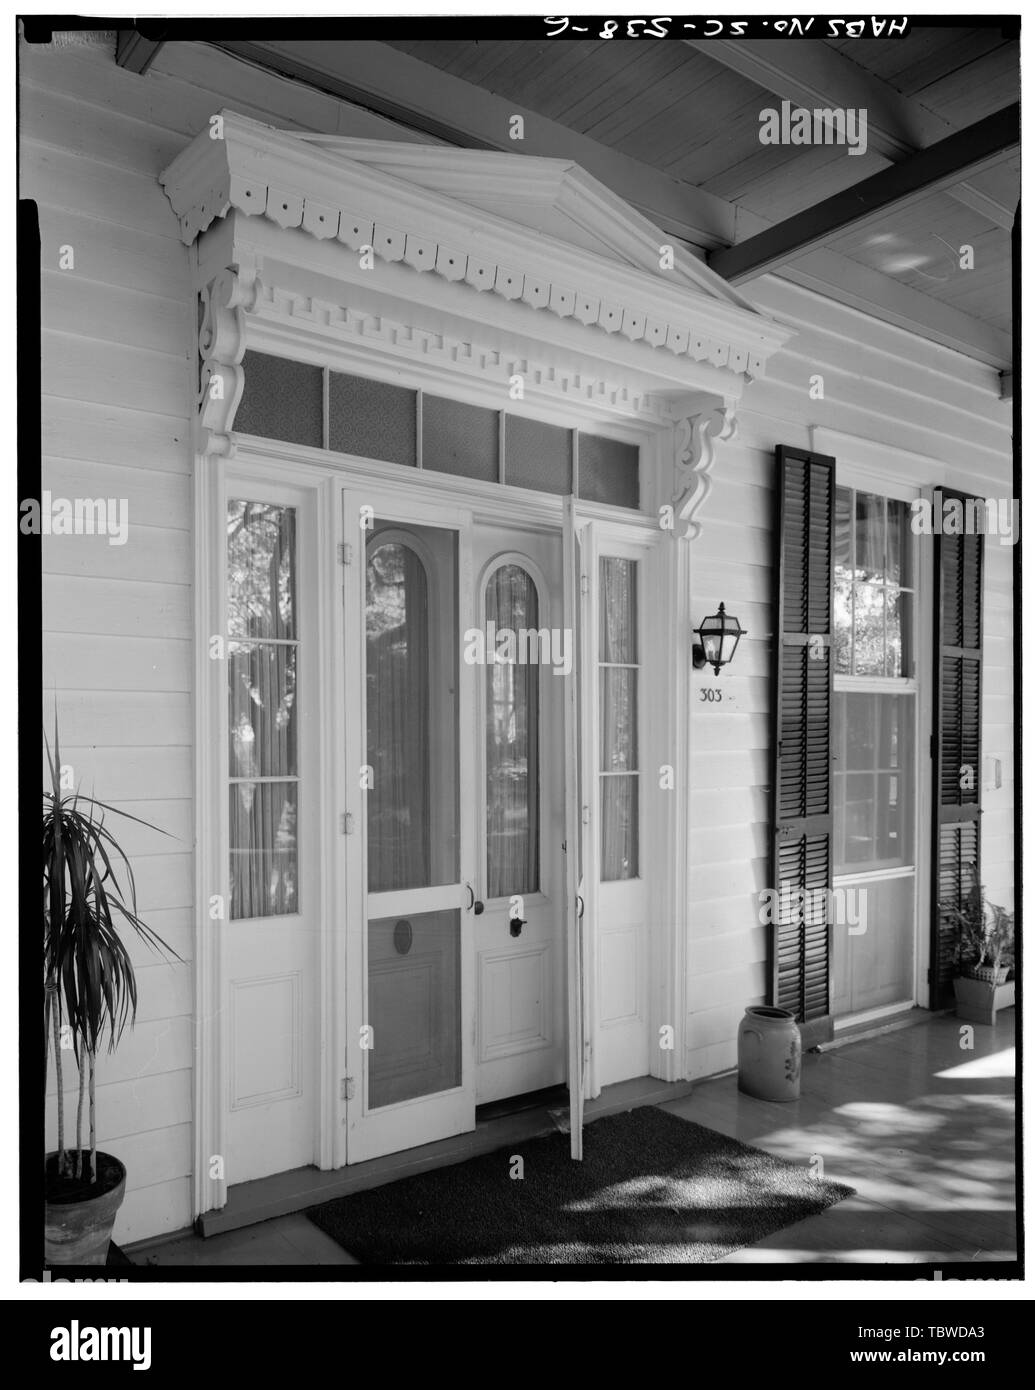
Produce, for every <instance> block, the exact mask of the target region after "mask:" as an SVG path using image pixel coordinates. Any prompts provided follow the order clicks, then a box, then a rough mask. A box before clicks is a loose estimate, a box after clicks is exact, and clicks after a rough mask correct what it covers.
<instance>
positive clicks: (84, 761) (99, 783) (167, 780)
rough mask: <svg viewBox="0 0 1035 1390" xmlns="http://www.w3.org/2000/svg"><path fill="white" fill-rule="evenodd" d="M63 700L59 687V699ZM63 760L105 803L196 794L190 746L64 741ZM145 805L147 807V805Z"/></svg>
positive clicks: (77, 780) (78, 782)
mask: <svg viewBox="0 0 1035 1390" xmlns="http://www.w3.org/2000/svg"><path fill="white" fill-rule="evenodd" d="M51 689H52V687H51ZM63 699H64V695H63V693H62V692H61V689H60V687H59V688H58V700H59V702H60V701H62V700H63ZM61 761H62V763H63V764H64V765H66V766H70V767H71V768H72V772H73V777H74V780H75V783H76V785H77V786H79V787H80V788H81V789H82V790H83V791H84V792H87V793H89V795H91V796H97V797H99V798H100V800H102V801H110V802H116V803H121V802H123V801H136V800H140V798H141V797H146V798H147V799H148V801H150V800H152V799H154V800H159V801H173V800H177V799H179V798H180V797H188V796H191V795H193V759H192V754H191V749H190V748H189V747H185V748H181V747H175V746H168V747H167V746H165V745H155V746H154V747H150V748H149V747H146V746H144V745H138V746H134V747H127V748H120V747H117V746H116V747H112V746H104V747H86V746H83V745H81V744H80V745H78V746H76V745H70V744H68V743H66V742H65V741H64V740H62V743H61ZM141 804H142V805H145V806H146V804H147V802H146V801H145V802H142V803H141ZM144 814H146V813H144Z"/></svg>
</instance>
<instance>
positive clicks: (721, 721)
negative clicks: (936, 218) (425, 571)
mask: <svg viewBox="0 0 1035 1390" xmlns="http://www.w3.org/2000/svg"><path fill="white" fill-rule="evenodd" d="M750 292H751V295H752V297H753V298H754V299H755V300H756V302H757V303H758V304H759V307H761V308H763V309H764V310H765V311H767V312H770V313H772V314H773V315H774V317H776V318H779V319H781V320H782V321H784V322H786V323H788V324H791V325H792V326H793V327H795V328H796V329H798V337H797V338H796V339H794V340H793V341H792V343H791V344H789V346H788V348H787V349H786V351H784V352H782V353H779V354H777V355H776V357H775V358H774V359H773V361H772V363H771V365H770V368H769V370H768V372H767V377H766V379H765V380H763V381H758V382H755V383H753V384H752V385H751V386H750V387H749V388H748V390H747V392H746V393H745V398H744V401H743V402H742V405H741V411H740V430H739V432H738V435H737V437H736V438H735V439H734V440H732V441H731V442H730V443H729V444H727V445H720V446H719V448H718V451H717V458H716V462H715V465H714V467H713V469H712V473H711V481H712V490H711V493H710V495H709V496H708V498H707V500H706V502H705V504H704V507H703V508H702V511H701V513H700V515H699V520H700V521H701V522H702V531H701V534H700V535H699V537H698V538H697V539H696V540H695V541H694V542H693V543H692V547H691V583H692V592H693V596H694V597H693V612H694V615H695V622H696V621H699V620H700V618H701V617H703V616H704V615H705V614H706V613H711V612H714V611H715V607H716V605H717V604H718V602H719V601H720V600H721V601H723V602H725V604H726V607H727V609H728V610H729V611H730V612H731V613H735V614H736V615H737V616H738V617H739V618H740V619H741V622H742V624H743V625H744V626H745V627H746V628H747V629H748V633H749V636H748V637H747V638H745V639H744V640H743V641H742V643H741V646H740V648H739V650H738V652H737V656H736V659H735V661H734V664H733V666H732V667H731V668H730V670H729V671H728V672H725V673H723V677H722V682H723V684H724V685H725V686H728V688H729V689H730V691H731V692H733V691H735V692H736V695H737V700H738V703H737V707H736V711H735V712H734V711H732V710H730V711H724V712H723V713H722V714H718V713H717V712H716V709H717V707H716V706H707V707H698V706H697V705H694V706H693V708H692V709H691V711H690V720H691V787H692V790H691V797H690V808H691V814H690V836H689V840H690V845H689V851H690V852H689V857H688V867H687V881H688V885H689V892H690V914H689V916H690V923H691V926H690V941H689V943H688V954H687V973H688V1014H689V1016H688V1018H687V1027H686V1057H687V1073H688V1075H690V1076H692V1077H696V1076H707V1075H710V1074H713V1073H714V1072H716V1071H718V1070H722V1069H724V1068H725V1067H728V1066H730V1065H733V1064H734V1063H735V1060H736V1031H737V1024H738V1022H739V1018H740V1016H741V1013H742V1011H743V1008H744V1007H745V1006H746V1005H748V1004H751V1003H761V1002H762V1001H763V999H764V997H765V992H766V974H765V961H766V952H767V949H768V946H767V937H768V931H767V928H766V926H765V925H764V924H763V923H762V922H760V920H759V908H760V904H759V899H758V891H759V889H764V888H765V887H766V886H767V880H768V876H769V872H770V870H769V846H768V831H769V809H768V780H769V769H768V753H767V751H766V750H767V748H768V741H769V738H768V706H769V685H768V680H767V679H766V675H767V673H768V671H769V669H770V665H771V659H772V657H771V632H772V627H773V623H774V621H775V615H774V613H773V610H772V608H771V604H772V599H773V592H772V589H773V574H772V570H771V568H770V566H771V560H772V537H771V534H770V532H769V529H768V528H769V525H770V518H771V517H772V515H773V492H772V488H773V480H774V475H775V450H776V446H777V445H778V444H790V445H797V446H799V447H802V448H810V447H812V437H811V432H810V430H809V426H810V425H818V426H825V427H827V428H829V429H831V430H836V431H838V432H839V433H842V434H847V435H857V436H859V437H860V438H861V439H863V440H866V441H870V442H875V443H878V444H885V445H889V446H891V447H892V448H895V447H898V448H901V449H904V450H907V451H910V452H911V453H914V454H917V453H918V454H923V455H925V456H927V457H929V458H930V459H931V461H932V474H931V478H930V480H929V481H931V482H934V481H935V480H936V476H937V470H938V469H941V470H944V481H945V482H946V483H947V484H949V485H952V486H957V487H960V488H962V489H964V490H966V491H970V492H977V493H980V494H981V495H983V496H988V497H999V496H1009V494H1010V491H1011V488H1010V482H1011V476H1012V475H1011V469H1012V463H1011V453H1010V448H1011V436H1010V424H1011V417H1010V408H1009V404H1008V403H1007V402H1003V401H1001V400H999V398H998V379H997V376H996V373H995V372H994V371H993V370H992V369H991V368H989V367H986V366H985V365H984V364H981V363H977V362H973V361H970V360H969V359H967V358H964V357H961V356H960V355H959V354H957V353H954V352H951V351H950V350H948V349H945V348H941V347H939V346H938V345H936V344H932V343H926V342H923V341H920V340H918V339H916V338H914V337H913V336H912V335H910V334H907V333H904V332H902V331H901V330H899V329H896V328H894V327H893V326H890V325H887V324H882V323H878V322H876V321H875V320H871V319H868V318H866V317H865V316H864V315H862V314H859V313H857V312H855V311H853V310H850V309H847V308H845V307H844V306H841V305H837V304H834V303H832V302H831V301H828V300H824V299H822V298H821V297H820V296H817V295H815V294H812V293H811V292H809V291H806V290H803V289H801V288H799V287H798V286H794V285H791V284H789V283H786V282H783V281H779V280H777V279H774V278H772V277H765V278H764V279H763V280H761V281H759V282H756V283H755V284H753V285H752V286H751V289H750ZM814 373H820V374H822V375H823V378H824V391H825V398H824V399H823V400H815V401H814V400H811V399H810V397H809V378H810V376H811V375H812V374H814ZM835 452H836V451H835ZM914 462H915V460H911V463H914ZM986 556H987V563H986V576H985V579H986V583H985V613H986V623H985V666H984V709H983V716H984V722H983V740H984V752H985V754H986V755H988V756H995V757H998V758H1000V759H1002V762H1003V785H1002V787H1000V788H998V789H988V788H986V789H985V790H984V793H983V798H984V799H983V805H984V807H985V816H984V819H983V851H982V873H983V877H984V879H985V882H986V885H987V887H988V890H989V892H990V894H991V895H992V896H993V897H994V898H996V899H997V900H998V901H1001V902H1004V903H1006V904H1007V905H1010V904H1012V901H1013V896H1012V880H1013V857H1014V843H1013V782H1012V768H1011V765H1010V758H1011V757H1012V751H1013V725H1014V710H1013V700H1012V680H1013V628H1012V620H1013V609H1012V570H1011V565H1012V551H1011V548H1010V547H1008V546H1000V545H999V544H998V541H997V539H996V538H989V540H988V542H987V545H986ZM722 875H724V876H723V882H724V883H725V884H728V885H729V887H730V888H731V889H733V888H734V887H735V888H736V891H731V892H730V893H729V894H728V895H727V896H722V897H719V898H716V897H715V893H716V879H717V877H719V876H722ZM923 929H924V926H923V924H921V931H922V930H923Z"/></svg>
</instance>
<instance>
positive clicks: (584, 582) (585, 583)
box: [579, 574, 589, 594]
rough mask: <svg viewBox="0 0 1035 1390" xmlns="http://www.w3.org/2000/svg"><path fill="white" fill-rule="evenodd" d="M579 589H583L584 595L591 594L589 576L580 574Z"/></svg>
mask: <svg viewBox="0 0 1035 1390" xmlns="http://www.w3.org/2000/svg"><path fill="white" fill-rule="evenodd" d="M579 588H580V589H581V591H582V592H583V593H584V594H588V593H589V575H588V574H580V575H579Z"/></svg>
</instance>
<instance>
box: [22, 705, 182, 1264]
mask: <svg viewBox="0 0 1035 1390" xmlns="http://www.w3.org/2000/svg"><path fill="white" fill-rule="evenodd" d="M47 760H48V763H49V765H50V776H51V783H52V790H50V791H45V792H44V793H43V980H44V992H43V1040H44V1077H45V1078H46V1075H47V1071H48V1068H49V1065H50V1056H49V1054H50V1044H51V1040H53V1045H54V1066H55V1071H56V1075H57V1149H56V1150H55V1151H54V1152H53V1153H49V1154H47V1156H46V1163H45V1194H46V1246H45V1249H46V1256H45V1257H46V1263H47V1265H48V1266H51V1265H70V1264H74V1265H87V1264H89V1265H94V1264H104V1263H105V1262H106V1260H107V1256H108V1243H109V1241H110V1238H111V1231H112V1227H113V1225H114V1224H115V1216H116V1213H117V1212H118V1209H119V1207H120V1205H121V1204H122V1198H123V1195H124V1193H125V1190H126V1170H125V1168H124V1166H123V1164H122V1163H121V1162H120V1161H119V1159H117V1158H115V1157H114V1156H113V1155H112V1154H107V1153H103V1152H99V1151H98V1149H97V1112H96V1094H95V1086H94V1080H95V1073H96V1061H97V1052H98V1049H99V1048H100V1046H101V1045H102V1043H103V1042H104V1041H105V1040H107V1045H108V1051H109V1052H112V1051H114V1049H115V1047H116V1045H117V1044H118V1041H119V1039H120V1038H121V1036H122V1032H123V1029H124V1028H125V1025H126V1023H127V1021H128V1022H129V1023H130V1025H131V1026H132V1023H133V1021H134V1019H135V1018H136V1008H137V986H136V976H135V973H134V970H133V962H132V961H131V959H130V956H129V952H128V951H127V949H126V944H125V942H124V941H123V939H122V937H121V936H120V934H119V933H120V928H124V927H125V926H126V925H128V926H129V927H130V928H132V930H133V931H134V932H136V933H137V935H138V936H139V937H140V938H141V939H142V940H143V941H145V942H146V943H147V945H148V946H150V947H152V948H156V949H160V950H163V951H169V950H170V948H169V947H167V946H166V945H165V942H163V941H162V940H161V938H160V937H159V936H157V935H156V934H155V933H154V932H152V931H151V930H150V928H148V927H147V926H145V925H144V923H143V922H142V921H141V920H140V918H139V917H138V916H137V912H136V885H135V883H134V881H133V871H132V869H131V868H130V866H129V861H128V860H127V859H126V856H125V854H124V853H123V852H122V850H121V849H120V848H119V845H118V843H117V842H116V840H115V839H114V837H113V836H112V834H111V832H110V831H109V830H108V829H107V828H106V827H105V824H104V813H105V812H106V811H114V814H116V815H122V816H126V818H127V819H128V820H137V817H135V816H128V815H126V812H123V811H117V810H115V808H114V807H109V806H106V805H105V804H104V803H103V802H100V801H96V800H95V799H94V798H93V797H88V796H82V795H80V794H79V792H78V791H70V790H67V789H66V788H64V787H63V786H62V776H61V773H62V767H61V754H60V749H59V745H58V732H57V724H56V722H55V727H54V755H53V757H51V753H50V747H49V745H48V746H47ZM138 824H141V825H147V822H146V821H138ZM149 828H150V829H157V827H155V826H150V827H149ZM160 833H164V832H160ZM120 860H121V863H122V865H124V867H125V881H126V884H127V886H128V895H127V893H126V892H124V891H123V889H122V887H121V886H120V884H119V879H118V875H117V874H116V869H115V865H116V863H118V861H120ZM170 953H171V954H172V955H174V956H175V955H176V952H175V951H172V952H170ZM176 958H177V959H179V957H178V956H177V957H176ZM66 1054H71V1056H72V1057H74V1059H75V1062H76V1066H77V1067H78V1070H79V1103H78V1105H77V1107H76V1134H75V1140H76V1142H75V1147H74V1148H71V1147H67V1146H66V1143H65V1096H64V1065H63V1059H64V1058H65V1056H66ZM87 1091H88V1094H89V1127H90V1128H89V1134H90V1142H89V1147H88V1148H85V1147H84V1145H83V1104H84V1097H85V1094H86V1093H87Z"/></svg>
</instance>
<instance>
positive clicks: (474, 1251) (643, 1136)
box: [306, 1105, 854, 1265]
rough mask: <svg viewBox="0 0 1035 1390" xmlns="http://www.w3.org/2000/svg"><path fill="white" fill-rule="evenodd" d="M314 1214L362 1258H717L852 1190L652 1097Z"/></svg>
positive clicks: (507, 1261) (416, 1261)
mask: <svg viewBox="0 0 1035 1390" xmlns="http://www.w3.org/2000/svg"><path fill="white" fill-rule="evenodd" d="M583 1153H584V1158H583V1161H582V1162H581V1163H574V1162H572V1159H571V1150H570V1140H569V1139H568V1138H567V1137H566V1136H564V1135H562V1134H549V1135H545V1136H543V1137H541V1138H538V1139H531V1140H528V1141H527V1142H522V1143H516V1144H515V1145H514V1146H513V1149H512V1150H510V1149H499V1150H497V1151H496V1152H495V1153H491V1154H481V1155H479V1156H478V1157H476V1158H472V1159H469V1160H468V1161H467V1162H466V1163H458V1164H454V1165H453V1166H452V1167H449V1168H439V1169H436V1170H435V1171H433V1172H429V1173H420V1174H417V1175H416V1176H414V1177H411V1178H403V1179H401V1180H400V1181H399V1182H394V1183H388V1184H385V1185H384V1186H383V1187H376V1188H373V1189H371V1190H369V1191H366V1192H357V1193H354V1194H353V1195H352V1196H349V1197H339V1198H336V1199H335V1200H334V1201H331V1202H325V1203H323V1205H321V1206H318V1207H311V1208H310V1209H309V1211H308V1212H307V1213H306V1215H307V1216H308V1217H309V1219H310V1221H312V1222H314V1223H315V1224H316V1225H317V1226H319V1228H320V1229H321V1230H322V1231H326V1233H327V1234H328V1235H329V1236H331V1237H332V1238H333V1239H334V1240H336V1241H337V1242H338V1244H339V1245H340V1246H341V1247H342V1248H343V1249H344V1250H347V1251H348V1252H349V1254H351V1255H352V1256H354V1258H356V1259H358V1260H359V1262H360V1263H361V1264H372V1265H398V1264H406V1265H467V1264H470V1265H482V1264H502V1265H511V1264H518V1265H540V1264H547V1265H548V1264H557V1265H587V1264H706V1263H708V1262H709V1261H712V1260H720V1259H722V1258H723V1256H725V1255H729V1254H731V1253H732V1252H733V1251H734V1250H740V1249H742V1248H743V1247H744V1246H747V1245H754V1244H756V1243H757V1242H758V1241H760V1240H764V1239H765V1237H766V1236H770V1235H772V1234H773V1233H774V1232H776V1231H779V1230H781V1229H782V1228H783V1227H784V1226H790V1225H792V1224H793V1223H794V1222H796V1221H801V1220H803V1219H804V1218H805V1217H806V1216H815V1215H816V1214H817V1213H819V1212H821V1211H823V1210H824V1209H825V1208H826V1207H829V1206H833V1205H834V1203H835V1202H840V1201H842V1200H843V1199H844V1198H845V1197H849V1196H851V1195H852V1194H853V1192H854V1189H853V1188H851V1187H846V1186H845V1185H844V1184H843V1183H835V1182H829V1181H827V1180H825V1179H822V1178H819V1179H817V1178H813V1177H811V1176H810V1174H809V1170H808V1168H807V1167H806V1166H805V1165H800V1166H795V1165H794V1164H790V1163H787V1162H785V1161H784V1160H783V1159H780V1158H774V1157H773V1155H772V1154H767V1153H763V1152H762V1150H761V1149H756V1148H752V1147H750V1146H749V1145H747V1144H741V1143H740V1142H739V1141H738V1140H736V1139H729V1138H727V1137H726V1136H725V1135H724V1134H717V1133H716V1132H715V1131H714V1130H711V1129H705V1128H704V1126H703V1125H698V1124H694V1123H692V1122H691V1121H689V1120H681V1119H679V1117H678V1116H676V1115H671V1114H669V1113H668V1112H667V1111H665V1110H660V1109H658V1108H657V1106H653V1105H645V1106H641V1107H640V1108H639V1109H636V1110H632V1111H628V1112H626V1113H625V1114H622V1115H609V1116H607V1117H605V1118H604V1119H600V1120H596V1121H594V1122H593V1123H592V1124H589V1125H587V1126H586V1129H585V1132H584V1135H583Z"/></svg>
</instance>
